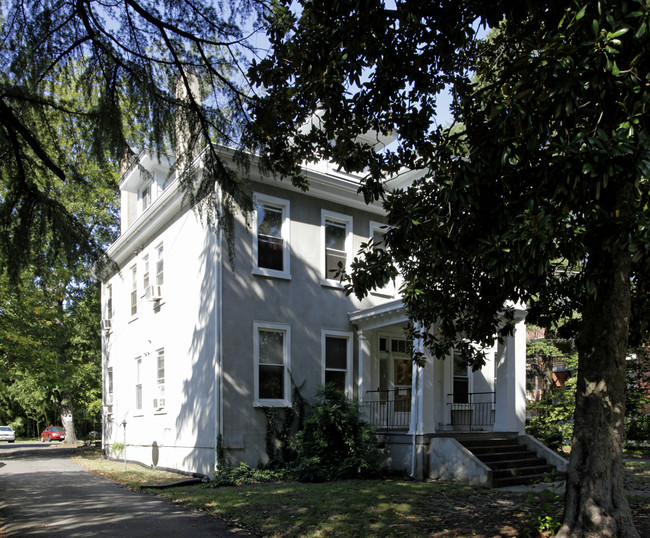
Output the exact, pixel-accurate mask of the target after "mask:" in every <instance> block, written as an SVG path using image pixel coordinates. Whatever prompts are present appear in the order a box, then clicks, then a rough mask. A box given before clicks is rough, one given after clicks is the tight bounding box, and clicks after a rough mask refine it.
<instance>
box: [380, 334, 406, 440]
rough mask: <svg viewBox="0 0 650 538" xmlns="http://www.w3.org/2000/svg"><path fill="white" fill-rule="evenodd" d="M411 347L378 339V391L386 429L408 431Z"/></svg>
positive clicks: (394, 340) (390, 339) (401, 340)
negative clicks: (396, 428) (395, 428)
mask: <svg viewBox="0 0 650 538" xmlns="http://www.w3.org/2000/svg"><path fill="white" fill-rule="evenodd" d="M412 364H413V362H412V359H411V354H410V344H409V342H408V341H407V340H406V339H405V338H397V337H392V336H380V337H379V391H380V401H381V402H382V406H383V407H384V411H385V415H384V416H385V418H386V422H387V423H386V425H387V426H389V427H400V428H403V427H408V425H409V422H410V419H411V372H412Z"/></svg>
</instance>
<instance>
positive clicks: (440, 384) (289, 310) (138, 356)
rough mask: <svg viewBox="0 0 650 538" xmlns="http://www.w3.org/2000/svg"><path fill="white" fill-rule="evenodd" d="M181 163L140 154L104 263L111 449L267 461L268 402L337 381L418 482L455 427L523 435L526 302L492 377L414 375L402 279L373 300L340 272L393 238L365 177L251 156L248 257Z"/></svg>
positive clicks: (199, 466) (227, 155)
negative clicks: (303, 185) (299, 172)
mask: <svg viewBox="0 0 650 538" xmlns="http://www.w3.org/2000/svg"><path fill="white" fill-rule="evenodd" d="M222 157H223V159H224V160H226V161H229V160H231V158H232V153H231V152H230V150H228V149H226V148H224V149H223V154H222ZM200 158H201V157H199V159H200ZM171 164H172V163H171V161H169V160H166V159H164V158H163V159H160V160H159V159H158V158H156V157H155V156H153V155H151V154H149V153H146V152H145V153H142V154H141V155H140V156H139V157H138V159H137V162H136V163H135V164H134V165H133V166H131V168H129V169H128V170H127V171H126V172H125V173H124V175H123V177H122V179H121V181H120V184H119V188H120V192H121V235H120V237H119V238H118V239H117V241H116V242H115V243H114V244H113V245H112V246H111V247H110V248H109V250H108V252H107V254H108V256H109V257H110V259H111V261H112V262H113V263H111V264H107V265H106V267H105V268H104V269H103V271H101V272H100V274H101V277H100V278H101V280H102V297H103V309H104V311H103V321H102V326H103V331H102V332H103V376H104V379H103V381H104V394H103V398H104V424H103V441H102V443H103V447H104V449H105V452H106V453H107V454H110V453H111V451H110V448H111V446H112V445H113V444H114V443H124V444H125V445H126V446H125V450H126V458H127V459H128V460H131V461H137V462H141V463H142V464H145V465H154V466H158V467H162V468H169V469H176V470H181V471H186V472H195V473H201V474H204V475H209V474H210V473H211V472H214V471H215V469H216V466H217V464H218V462H217V443H218V440H221V441H222V443H223V445H222V447H223V448H224V449H225V451H226V453H227V455H228V458H229V459H230V461H233V462H238V461H243V462H247V463H249V464H251V465H256V464H258V463H259V462H262V463H263V462H265V461H267V454H266V452H265V433H266V419H265V414H264V410H265V409H266V408H269V407H287V406H290V405H291V400H292V389H293V387H299V388H300V390H301V393H302V395H303V396H304V397H305V398H307V400H309V399H311V398H312V397H313V395H314V393H315V391H316V389H317V387H318V386H319V385H322V384H324V383H326V382H332V383H334V384H336V385H337V386H338V387H340V388H341V389H343V390H345V391H346V393H347V394H348V395H349V396H350V397H353V398H358V399H359V400H360V401H361V402H362V403H363V409H364V412H365V413H366V416H367V419H368V420H370V421H371V422H373V423H375V424H376V425H377V426H378V428H379V429H380V431H381V432H383V434H384V435H385V436H386V439H387V440H388V441H389V444H390V447H391V450H390V453H389V455H390V462H391V465H392V466H393V467H394V468H398V469H405V470H407V471H411V472H412V473H413V474H414V475H416V476H424V475H430V476H437V475H436V471H435V468H442V467H445V465H444V460H445V457H446V456H444V454H443V455H441V452H440V450H434V448H435V447H434V445H433V444H432V443H434V441H433V440H434V439H438V441H436V442H439V443H446V444H445V447H447V448H446V449H445V450H447V451H449V450H450V449H449V448H448V443H449V434H450V433H453V432H459V431H469V430H476V429H482V430H488V431H501V432H514V434H523V433H524V422H525V327H524V321H523V312H521V316H520V317H519V322H518V323H517V326H516V329H515V332H514V333H513V335H512V336H511V337H509V338H508V339H507V341H504V342H503V343H501V344H498V343H495V345H494V348H493V349H491V350H489V353H488V357H489V359H488V362H487V364H486V365H485V367H484V368H483V369H482V370H480V371H478V372H472V371H471V369H470V370H468V368H467V367H466V366H465V365H464V364H460V363H459V362H458V361H455V360H454V358H453V357H449V358H448V360H444V361H441V360H434V359H432V358H429V359H428V363H427V365H426V366H425V367H424V368H415V367H413V364H412V361H411V359H410V346H412V345H418V343H417V342H415V343H412V342H408V341H407V340H406V338H405V336H404V333H403V328H404V326H405V325H406V323H407V319H406V316H405V313H404V308H403V305H402V303H401V301H400V299H399V297H398V295H397V292H398V287H397V286H396V285H392V286H388V287H387V288H386V289H382V290H377V291H376V292H374V293H372V294H370V295H369V296H368V297H367V298H366V299H364V300H363V301H359V300H357V299H356V298H355V297H353V296H346V294H345V291H344V289H343V287H342V285H341V284H340V282H338V281H337V280H335V279H334V278H333V275H332V272H331V271H330V269H332V268H335V267H337V265H338V263H339V262H341V263H342V264H343V265H348V264H349V263H350V261H351V259H352V258H353V256H354V255H355V253H356V252H357V251H358V249H359V248H360V245H361V243H362V242H366V241H368V239H369V238H370V237H375V238H376V239H377V238H378V237H379V236H380V234H381V233H382V221H383V216H384V212H383V210H382V207H381V206H380V205H366V204H365V203H364V201H363V198H362V197H361V196H360V195H358V194H357V189H358V186H359V178H358V177H355V176H351V175H348V174H345V173H341V172H338V171H335V170H332V169H330V168H329V167H328V166H327V165H326V164H325V163H323V164H322V165H317V166H313V167H312V168H307V169H305V174H306V177H307V179H308V180H309V184H310V188H309V191H307V192H301V191H298V190H297V189H295V188H293V187H292V186H291V184H290V182H282V181H277V180H274V179H269V178H267V177H262V176H259V175H256V174H255V172H254V167H251V177H250V180H251V183H252V191H253V192H254V201H255V205H254V207H255V210H254V214H253V217H252V222H251V226H250V227H249V226H247V225H246V222H245V219H244V217H243V216H241V215H240V216H239V217H238V220H237V223H236V228H235V243H234V265H233V264H231V263H230V260H229V255H228V250H227V246H226V242H225V240H224V239H223V238H222V234H221V233H220V232H218V231H217V232H215V231H213V230H211V229H210V228H209V227H208V226H207V225H206V224H205V223H204V222H203V221H202V220H201V218H200V217H199V216H198V215H197V212H196V211H194V210H193V208H191V207H189V206H188V205H187V203H186V197H185V196H184V192H183V189H182V188H181V186H180V181H179V179H178V178H177V177H174V176H171V177H170V175H169V170H170V166H171ZM408 180H409V177H408V174H406V175H405V176H404V177H402V178H397V179H394V180H393V184H399V183H400V182H407V181H408ZM434 444H435V443H434ZM435 446H442V445H435ZM458 446H459V447H460V445H458ZM432 447H433V448H432ZM460 450H461V451H462V447H461V448H460ZM434 452H436V454H437V455H435V456H434V455H433V453H434ZM465 456H466V457H471V455H470V456H467V455H465ZM453 457H454V458H457V456H453ZM432 458H433V459H432ZM441 458H442V459H441ZM441 461H442V463H440V462H441ZM453 461H457V459H454V460H453ZM432 469H433V471H432ZM438 475H440V476H443V475H444V476H448V475H449V473H448V472H446V471H445V472H443V473H438ZM458 476H460V475H458Z"/></svg>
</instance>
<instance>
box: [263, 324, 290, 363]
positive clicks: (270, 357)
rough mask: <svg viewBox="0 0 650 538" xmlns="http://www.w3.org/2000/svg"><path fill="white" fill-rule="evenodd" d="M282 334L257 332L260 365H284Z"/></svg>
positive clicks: (266, 331)
mask: <svg viewBox="0 0 650 538" xmlns="http://www.w3.org/2000/svg"><path fill="white" fill-rule="evenodd" d="M283 344H284V332H282V331H269V330H260V331H259V354H260V364H279V365H281V366H282V367H283V365H284V345H283Z"/></svg>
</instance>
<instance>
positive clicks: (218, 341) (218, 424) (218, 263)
mask: <svg viewBox="0 0 650 538" xmlns="http://www.w3.org/2000/svg"><path fill="white" fill-rule="evenodd" d="M216 189H217V196H218V199H219V200H221V196H220V195H221V192H220V189H219V187H218V186H217V187H216ZM220 210H221V208H220ZM221 233H222V232H221V227H220V226H218V227H217V230H216V238H215V242H216V254H215V262H214V263H215V292H214V300H215V305H214V309H215V316H216V319H215V327H214V332H215V336H214V351H215V363H216V369H215V379H214V387H215V397H214V405H215V410H214V420H215V425H214V426H215V427H214V431H215V433H216V437H215V440H214V444H215V450H214V470H215V472H218V471H219V470H220V469H219V451H220V449H221V448H222V447H220V446H219V441H221V442H223V390H222V389H223V371H222V370H223V369H222V365H223V345H222V334H223V322H222V313H223V300H222V298H223V293H222V292H223V273H222V257H223V253H222V250H223V249H222V246H223V242H222V238H221Z"/></svg>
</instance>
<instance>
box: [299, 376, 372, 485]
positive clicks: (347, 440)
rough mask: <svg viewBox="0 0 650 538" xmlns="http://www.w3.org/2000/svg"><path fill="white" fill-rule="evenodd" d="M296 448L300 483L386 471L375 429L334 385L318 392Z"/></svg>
mask: <svg viewBox="0 0 650 538" xmlns="http://www.w3.org/2000/svg"><path fill="white" fill-rule="evenodd" d="M295 446H296V452H297V458H296V462H295V464H294V466H293V469H294V475H295V477H296V479H298V480H302V481H321V480H329V479H339V478H352V477H375V476H379V475H381V474H382V473H383V472H384V467H383V454H382V451H381V449H380V447H379V444H378V441H377V436H376V432H375V429H374V428H373V427H372V426H370V425H368V424H366V423H365V422H363V421H362V420H361V416H360V412H359V405H358V403H356V402H354V401H352V400H349V399H347V398H346V396H345V394H344V393H343V392H341V391H339V390H336V389H335V388H334V387H332V386H331V385H326V386H325V387H322V388H321V389H320V390H319V391H318V393H317V395H316V404H315V405H314V406H313V408H312V409H311V413H310V414H309V415H308V416H307V418H306V419H305V424H304V427H303V429H301V430H300V431H299V432H298V433H297V435H296V440H295Z"/></svg>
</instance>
